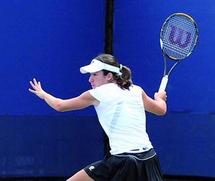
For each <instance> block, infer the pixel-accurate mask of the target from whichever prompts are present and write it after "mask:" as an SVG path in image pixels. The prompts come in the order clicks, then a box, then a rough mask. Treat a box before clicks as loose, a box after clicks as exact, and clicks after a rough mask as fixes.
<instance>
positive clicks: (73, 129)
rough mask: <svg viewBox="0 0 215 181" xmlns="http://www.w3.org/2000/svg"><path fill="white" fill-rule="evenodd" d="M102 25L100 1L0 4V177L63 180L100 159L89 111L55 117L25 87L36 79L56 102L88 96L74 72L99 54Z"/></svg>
mask: <svg viewBox="0 0 215 181" xmlns="http://www.w3.org/2000/svg"><path fill="white" fill-rule="evenodd" d="M104 19H105V3H104V2H103V1H98V0H91V1H88V0H84V1H78V0H55V1H52V0H36V1H29V0H22V1H16V0H8V1H1V2H0V21H1V25H0V26H1V27H0V40H1V41H0V49H1V51H0V52H1V53H0V60H1V61H0V77H1V90H0V94H1V96H0V102H1V104H0V143H1V149H0V176H54V175H56V176H68V175H71V174H73V173H74V172H75V171H77V170H78V169H80V168H82V167H83V166H85V165H86V164H89V163H90V162H92V161H94V160H98V159H100V158H101V157H102V156H103V133H102V132H101V130H100V129H99V125H98V123H97V119H96V118H95V117H92V114H93V113H94V110H93V109H87V110H85V111H76V112H71V113H57V112H56V111H54V110H52V109H51V108H49V107H48V106H47V105H46V104H45V103H44V102H43V101H41V100H39V99H38V98H37V97H35V96H34V95H32V94H30V93H29V91H28V88H29V81H30V80H31V79H32V78H33V77H36V78H37V79H39V80H40V81H41V83H42V85H43V87H44V89H45V90H47V91H49V92H50V93H52V94H54V95H56V96H59V97H62V98H69V97H72V96H76V95H78V94H79V93H80V92H82V91H84V90H86V89H88V88H89V84H88V82H87V81H88V77H87V76H82V75H79V74H80V73H79V67H80V66H81V65H84V64H86V63H88V62H89V60H90V59H92V58H93V57H94V56H95V55H97V54H99V53H101V52H103V47H104ZM82 82H83V83H82ZM89 135H90V136H89Z"/></svg>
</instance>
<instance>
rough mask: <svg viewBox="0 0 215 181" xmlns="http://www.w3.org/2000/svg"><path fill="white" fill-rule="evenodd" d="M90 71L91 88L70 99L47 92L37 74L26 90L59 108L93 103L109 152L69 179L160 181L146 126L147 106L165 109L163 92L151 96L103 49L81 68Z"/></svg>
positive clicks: (156, 111) (158, 111)
mask: <svg viewBox="0 0 215 181" xmlns="http://www.w3.org/2000/svg"><path fill="white" fill-rule="evenodd" d="M80 72H81V73H83V74H84V73H90V77H89V82H90V84H91V86H92V89H90V90H88V91H86V92H84V93H82V94H81V95H80V96H78V97H74V98H71V99H65V100H63V99H59V98H56V97H54V96H52V95H51V94H49V93H47V92H45V91H44V90H43V89H42V87H41V83H40V82H38V81H37V80H36V79H33V81H30V84H31V87H32V88H30V89H29V91H30V92H32V93H34V94H35V95H37V96H38V97H40V98H41V99H43V100H44V101H45V102H46V103H47V104H48V105H49V106H51V107H52V108H53V109H55V110H57V111H71V110H77V109H83V108H86V107H88V106H94V107H95V110H96V112H97V115H98V119H99V122H100V124H101V126H102V128H103V129H104V131H105V133H106V134H107V136H108V139H109V143H110V154H107V156H106V157H105V158H104V159H103V160H101V161H97V162H94V163H92V164H90V165H88V166H86V167H85V168H83V169H81V170H80V171H79V172H77V173H76V174H74V175H73V176H72V177H70V178H69V179H68V180H67V181H93V180H94V181H162V180H163V179H162V174H161V171H160V165H159V160H158V157H157V155H156V152H155V151H154V149H153V146H152V144H151V142H150V139H149V136H148V134H147V132H146V115H145V111H148V112H151V113H154V114H156V115H164V114H165V113H166V110H167V105H166V92H165V91H160V92H157V93H155V94H154V99H152V98H150V97H149V96H148V95H147V94H146V93H145V92H144V90H143V89H142V88H141V87H139V86H137V85H134V84H133V83H132V81H131V71H130V69H129V68H128V67H126V66H123V65H121V64H119V63H118V62H117V60H116V58H115V57H114V56H112V55H109V54H101V55H99V56H97V57H96V58H94V59H93V60H92V61H91V63H90V64H89V65H86V66H83V67H81V68H80Z"/></svg>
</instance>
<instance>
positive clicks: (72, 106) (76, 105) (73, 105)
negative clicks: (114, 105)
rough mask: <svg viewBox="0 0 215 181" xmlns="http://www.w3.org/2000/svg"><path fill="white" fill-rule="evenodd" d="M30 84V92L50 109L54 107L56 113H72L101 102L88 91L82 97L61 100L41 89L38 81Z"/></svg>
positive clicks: (34, 80)
mask: <svg viewBox="0 0 215 181" xmlns="http://www.w3.org/2000/svg"><path fill="white" fill-rule="evenodd" d="M30 84H31V87H32V88H29V91H30V92H32V93H33V94H35V95H37V96H38V97H39V98H41V99H43V100H44V101H45V102H46V103H47V104H48V105H49V106H50V107H52V108H53V109H55V110H56V111H60V112H64V111H72V110H77V109H84V108H86V107H88V106H91V105H98V104H99V101H98V100H96V99H95V98H94V97H93V96H92V95H91V94H90V93H89V91H86V92H84V93H82V94H81V95H80V96H77V97H74V98H71V99H60V98H57V97H54V96H52V95H51V94H49V93H47V92H46V91H44V90H43V89H42V87H41V83H40V82H37V81H36V79H33V81H30Z"/></svg>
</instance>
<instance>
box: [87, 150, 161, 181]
mask: <svg viewBox="0 0 215 181" xmlns="http://www.w3.org/2000/svg"><path fill="white" fill-rule="evenodd" d="M84 170H85V172H86V173H87V174H88V175H89V176H90V177H91V178H92V179H93V180H95V181H163V177H162V174H161V171H160V163H159V159H158V157H157V155H156V153H155V151H154V149H151V150H149V151H147V152H142V153H122V154H118V155H110V156H106V157H105V158H104V160H101V161H97V162H94V163H92V164H90V165H88V166H87V167H85V168H84Z"/></svg>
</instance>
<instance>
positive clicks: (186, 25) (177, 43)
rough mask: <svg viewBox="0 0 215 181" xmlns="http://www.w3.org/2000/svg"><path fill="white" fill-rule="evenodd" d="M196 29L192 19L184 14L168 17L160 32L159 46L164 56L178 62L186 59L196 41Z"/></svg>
mask: <svg viewBox="0 0 215 181" xmlns="http://www.w3.org/2000/svg"><path fill="white" fill-rule="evenodd" d="M198 36H199V32H198V27H197V24H196V22H195V21H194V19H193V18H192V17H191V16H189V15H187V14H185V13H174V14H172V15H170V16H169V17H168V18H167V19H166V20H165V22H164V23H163V25H162V28H161V31H160V45H161V49H162V52H163V55H164V56H167V57H168V58H169V59H170V60H177V61H180V60H182V59H184V58H186V57H188V56H189V55H190V54H191V53H192V51H193V49H194V48H195V46H196V44H197V41H198Z"/></svg>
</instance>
